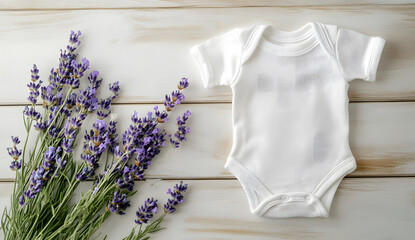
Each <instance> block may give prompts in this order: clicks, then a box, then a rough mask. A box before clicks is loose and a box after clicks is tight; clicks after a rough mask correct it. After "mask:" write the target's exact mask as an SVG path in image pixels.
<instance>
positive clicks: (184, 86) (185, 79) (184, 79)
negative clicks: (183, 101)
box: [177, 78, 189, 90]
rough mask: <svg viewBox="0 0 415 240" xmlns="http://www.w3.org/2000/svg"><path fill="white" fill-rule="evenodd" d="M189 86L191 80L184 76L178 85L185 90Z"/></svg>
mask: <svg viewBox="0 0 415 240" xmlns="http://www.w3.org/2000/svg"><path fill="white" fill-rule="evenodd" d="M188 86H189V82H188V80H187V78H182V80H180V82H179V85H177V88H178V89H179V90H183V89H185V88H187V87H188Z"/></svg>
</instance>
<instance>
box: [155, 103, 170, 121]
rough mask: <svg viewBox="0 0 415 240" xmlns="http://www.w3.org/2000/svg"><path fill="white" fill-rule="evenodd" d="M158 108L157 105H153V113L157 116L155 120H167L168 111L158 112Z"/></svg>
mask: <svg viewBox="0 0 415 240" xmlns="http://www.w3.org/2000/svg"><path fill="white" fill-rule="evenodd" d="M158 108H159V107H158V106H155V107H154V112H155V115H156V117H157V122H159V123H164V122H167V121H168V120H169V119H168V118H167V116H168V113H167V112H166V111H163V112H160V111H158Z"/></svg>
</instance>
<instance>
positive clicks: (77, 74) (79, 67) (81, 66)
mask: <svg viewBox="0 0 415 240" xmlns="http://www.w3.org/2000/svg"><path fill="white" fill-rule="evenodd" d="M71 66H72V68H73V74H72V76H71V77H72V79H73V81H72V85H73V84H74V83H75V80H78V82H77V85H75V86H76V87H75V88H78V87H79V79H80V78H81V77H83V76H84V72H85V71H86V70H87V69H89V61H88V60H87V59H86V58H82V59H81V62H80V63H78V62H76V60H75V59H73V60H72V62H71Z"/></svg>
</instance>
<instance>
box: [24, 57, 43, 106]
mask: <svg viewBox="0 0 415 240" xmlns="http://www.w3.org/2000/svg"><path fill="white" fill-rule="evenodd" d="M30 72H31V78H30V80H31V82H30V83H29V84H27V87H28V88H29V90H30V93H29V97H28V98H27V99H28V100H29V101H30V102H31V103H32V104H36V102H37V97H38V96H39V94H40V93H39V88H40V86H41V85H42V81H39V83H36V82H37V81H38V80H39V70H38V69H37V66H36V65H33V69H32V70H30Z"/></svg>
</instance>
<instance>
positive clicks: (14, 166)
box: [7, 136, 22, 171]
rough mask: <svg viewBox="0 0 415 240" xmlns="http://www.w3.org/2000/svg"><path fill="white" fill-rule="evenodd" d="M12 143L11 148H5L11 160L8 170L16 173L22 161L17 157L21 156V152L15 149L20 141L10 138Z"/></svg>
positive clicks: (16, 138)
mask: <svg viewBox="0 0 415 240" xmlns="http://www.w3.org/2000/svg"><path fill="white" fill-rule="evenodd" d="M12 142H13V146H12V147H11V148H7V152H8V153H9V155H10V157H12V159H13V161H12V162H11V164H10V169H11V170H12V171H16V170H19V169H20V168H21V167H22V161H21V160H19V157H20V156H21V155H22V150H21V149H17V145H18V144H19V143H20V139H19V138H18V137H13V136H12Z"/></svg>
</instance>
